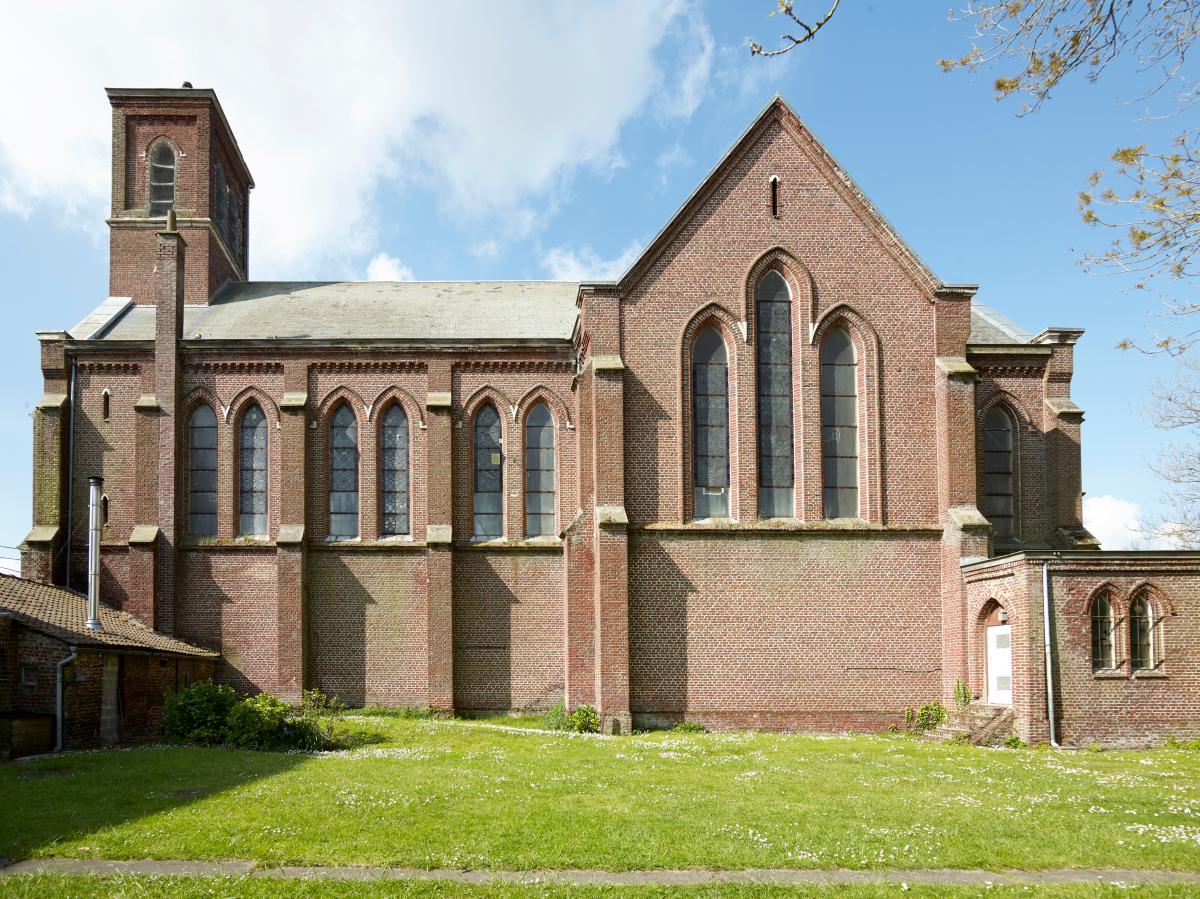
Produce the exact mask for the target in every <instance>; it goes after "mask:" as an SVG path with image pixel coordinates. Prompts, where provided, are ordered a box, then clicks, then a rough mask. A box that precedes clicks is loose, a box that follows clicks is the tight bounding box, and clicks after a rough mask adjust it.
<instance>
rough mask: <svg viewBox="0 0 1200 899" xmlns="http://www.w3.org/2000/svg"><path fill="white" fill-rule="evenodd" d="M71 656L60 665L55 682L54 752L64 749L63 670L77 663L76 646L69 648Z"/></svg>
mask: <svg viewBox="0 0 1200 899" xmlns="http://www.w3.org/2000/svg"><path fill="white" fill-rule="evenodd" d="M67 649H69V650H71V654H70V655H69V656H67V657H66V658H65V659H63V660H62V661H61V662H59V663H58V666H57V667H58V672H57V674H56V676H55V682H54V720H55V725H54V751H55V752H62V748H63V682H62V677H63V669H64V668H66V667H67V666H68V665H70V664H71V663H72V662H74V661H75V659H76V657H77V656H78V653H76V651H75V647H74V646H68V647H67Z"/></svg>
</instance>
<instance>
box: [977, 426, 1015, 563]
mask: <svg viewBox="0 0 1200 899" xmlns="http://www.w3.org/2000/svg"><path fill="white" fill-rule="evenodd" d="M1014 430H1015V429H1014V427H1013V420H1012V417H1011V416H1010V415H1009V414H1008V412H1006V411H1005V410H1004V409H1003V408H1002V407H1000V406H993V407H992V409H991V411H989V412H988V414H987V418H985V419H984V421H983V514H984V516H985V517H986V518H987V520H988V521H990V522H991V523H992V532H993V534H994V535H995V536H996V537H999V538H1001V539H1007V538H1010V537H1012V535H1013V432H1014Z"/></svg>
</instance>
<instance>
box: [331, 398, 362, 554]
mask: <svg viewBox="0 0 1200 899" xmlns="http://www.w3.org/2000/svg"><path fill="white" fill-rule="evenodd" d="M329 536H330V537H333V538H334V539H336V540H352V539H354V538H355V537H357V536H358V418H357V417H356V416H355V414H354V410H353V409H351V408H350V406H349V404H348V403H342V404H341V405H340V406H338V407H337V409H336V410H334V413H333V419H332V421H331V424H330V428H329Z"/></svg>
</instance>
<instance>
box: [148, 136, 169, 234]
mask: <svg viewBox="0 0 1200 899" xmlns="http://www.w3.org/2000/svg"><path fill="white" fill-rule="evenodd" d="M174 205H175V151H174V150H172V149H171V145H170V144H168V143H167V142H166V141H165V140H162V141H159V142H158V143H156V144H155V145H154V147H153V149H151V151H150V217H151V218H159V217H161V216H165V215H166V214H167V210H168V209H171V208H172V207H174Z"/></svg>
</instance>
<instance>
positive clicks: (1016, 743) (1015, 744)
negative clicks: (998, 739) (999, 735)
mask: <svg viewBox="0 0 1200 899" xmlns="http://www.w3.org/2000/svg"><path fill="white" fill-rule="evenodd" d="M1004 745H1005V746H1007V747H1008V748H1009V749H1023V748H1024V746H1025V741H1024V740H1022V739H1021V738H1020V737H1018V736H1017V735H1016V734H1009V735H1008V736H1007V737H1005V738H1004Z"/></svg>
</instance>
